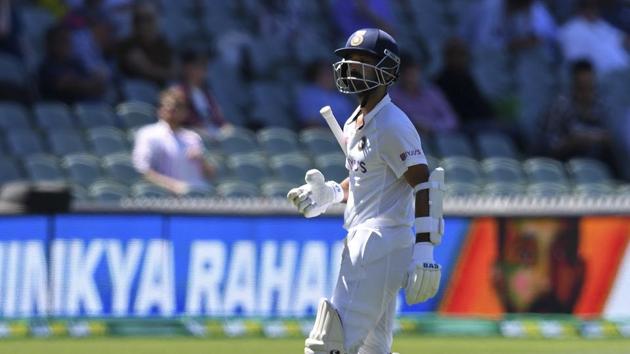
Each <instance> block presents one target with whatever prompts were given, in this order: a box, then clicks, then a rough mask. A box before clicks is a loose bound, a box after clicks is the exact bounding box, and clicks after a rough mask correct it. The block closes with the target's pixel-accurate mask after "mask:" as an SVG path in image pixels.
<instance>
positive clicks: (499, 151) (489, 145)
mask: <svg viewBox="0 0 630 354" xmlns="http://www.w3.org/2000/svg"><path fill="white" fill-rule="evenodd" d="M476 143H477V147H478V148H479V156H480V157H481V158H489V157H506V158H510V159H517V158H519V154H518V149H517V148H516V146H514V142H512V139H511V138H510V137H509V136H506V135H503V134H501V133H481V134H479V135H477V136H476Z"/></svg>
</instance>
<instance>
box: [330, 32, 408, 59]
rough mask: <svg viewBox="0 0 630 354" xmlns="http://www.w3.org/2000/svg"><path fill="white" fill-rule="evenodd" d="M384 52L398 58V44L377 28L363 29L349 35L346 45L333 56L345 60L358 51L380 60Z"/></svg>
mask: <svg viewBox="0 0 630 354" xmlns="http://www.w3.org/2000/svg"><path fill="white" fill-rule="evenodd" d="M386 50H387V51H388V52H389V53H392V54H394V55H396V56H399V54H398V44H396V41H395V40H394V38H393V37H392V36H390V35H389V33H387V32H385V31H383V30H380V29H378V28H363V29H360V30H358V31H356V32H354V33H353V34H352V35H350V38H348V40H347V41H346V45H345V46H344V47H343V48H339V49H337V50H335V54H337V55H338V56H340V57H341V58H347V55H348V54H350V53H352V52H357V51H358V52H364V53H367V54H371V55H373V56H375V57H376V58H378V59H379V60H380V59H382V58H383V57H384V56H385V51H386Z"/></svg>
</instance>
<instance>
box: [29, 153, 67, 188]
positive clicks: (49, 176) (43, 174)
mask: <svg viewBox="0 0 630 354" xmlns="http://www.w3.org/2000/svg"><path fill="white" fill-rule="evenodd" d="M23 163H24V169H25V170H26V174H27V175H28V177H29V178H30V180H31V181H34V182H43V181H56V182H57V181H65V176H64V173H63V170H62V169H61V168H60V164H59V161H58V160H57V158H55V157H54V156H52V155H47V154H37V155H30V156H26V157H24V159H23Z"/></svg>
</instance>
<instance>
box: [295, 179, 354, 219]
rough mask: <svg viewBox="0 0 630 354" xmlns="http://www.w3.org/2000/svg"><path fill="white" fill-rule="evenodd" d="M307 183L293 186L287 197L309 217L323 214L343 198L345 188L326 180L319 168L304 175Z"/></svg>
mask: <svg viewBox="0 0 630 354" xmlns="http://www.w3.org/2000/svg"><path fill="white" fill-rule="evenodd" d="M304 180H305V181H306V184H303V185H301V186H300V187H297V188H293V189H291V190H290V191H289V193H288V194H287V199H289V201H290V202H291V203H293V205H295V207H296V208H297V210H298V211H299V212H300V213H302V214H304V216H305V217H307V218H313V217H315V216H318V215H320V214H322V213H323V212H325V211H326V209H328V207H329V206H330V205H332V204H333V203H339V202H341V201H342V200H343V194H344V193H343V189H342V188H341V186H340V185H339V183H337V182H335V181H328V182H326V181H325V179H324V175H323V174H322V173H321V172H320V171H319V170H315V169H313V170H309V171H308V172H306V176H305V177H304Z"/></svg>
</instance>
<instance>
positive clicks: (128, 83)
mask: <svg viewBox="0 0 630 354" xmlns="http://www.w3.org/2000/svg"><path fill="white" fill-rule="evenodd" d="M122 91H123V96H124V97H125V100H127V101H139V102H145V103H148V104H151V105H155V104H156V103H157V97H158V93H159V92H160V88H159V87H158V86H156V85H155V84H154V83H152V82H149V81H145V80H138V79H127V80H125V81H124V82H123V86H122Z"/></svg>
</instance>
